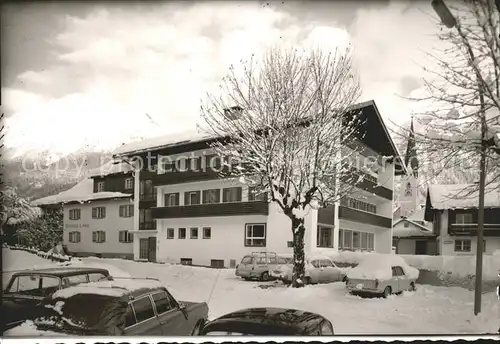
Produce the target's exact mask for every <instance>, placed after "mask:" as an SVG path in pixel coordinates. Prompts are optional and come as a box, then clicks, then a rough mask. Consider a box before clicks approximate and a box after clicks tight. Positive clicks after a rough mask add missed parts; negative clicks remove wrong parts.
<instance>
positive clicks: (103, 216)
mask: <svg viewBox="0 0 500 344" xmlns="http://www.w3.org/2000/svg"><path fill="white" fill-rule="evenodd" d="M105 217H106V207H102V218H105Z"/></svg>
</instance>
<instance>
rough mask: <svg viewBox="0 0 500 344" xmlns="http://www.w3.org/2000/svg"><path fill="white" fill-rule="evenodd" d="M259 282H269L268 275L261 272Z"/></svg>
mask: <svg viewBox="0 0 500 344" xmlns="http://www.w3.org/2000/svg"><path fill="white" fill-rule="evenodd" d="M260 280H261V281H262V282H267V281H269V273H268V272H267V271H265V272H263V273H262V275H260Z"/></svg>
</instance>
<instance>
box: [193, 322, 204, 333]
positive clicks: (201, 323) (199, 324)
mask: <svg viewBox="0 0 500 344" xmlns="http://www.w3.org/2000/svg"><path fill="white" fill-rule="evenodd" d="M202 326H203V322H202V321H201V320H200V321H198V322H197V323H196V325H195V326H194V328H193V331H191V335H192V336H199V335H200V332H201V327H202Z"/></svg>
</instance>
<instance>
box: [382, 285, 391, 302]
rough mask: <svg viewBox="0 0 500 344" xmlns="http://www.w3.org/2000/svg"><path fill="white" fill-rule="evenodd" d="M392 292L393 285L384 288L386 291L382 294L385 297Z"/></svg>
mask: <svg viewBox="0 0 500 344" xmlns="http://www.w3.org/2000/svg"><path fill="white" fill-rule="evenodd" d="M391 293H392V289H391V287H385V289H384V293H383V294H382V296H383V297H384V299H385V298H387V297H388V296H389V295H391Z"/></svg>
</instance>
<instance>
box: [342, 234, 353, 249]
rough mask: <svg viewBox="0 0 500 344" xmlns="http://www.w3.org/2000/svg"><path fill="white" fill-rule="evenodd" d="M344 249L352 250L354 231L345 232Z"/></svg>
mask: <svg viewBox="0 0 500 344" xmlns="http://www.w3.org/2000/svg"><path fill="white" fill-rule="evenodd" d="M343 248H344V249H352V231H348V230H344V246H343Z"/></svg>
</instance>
